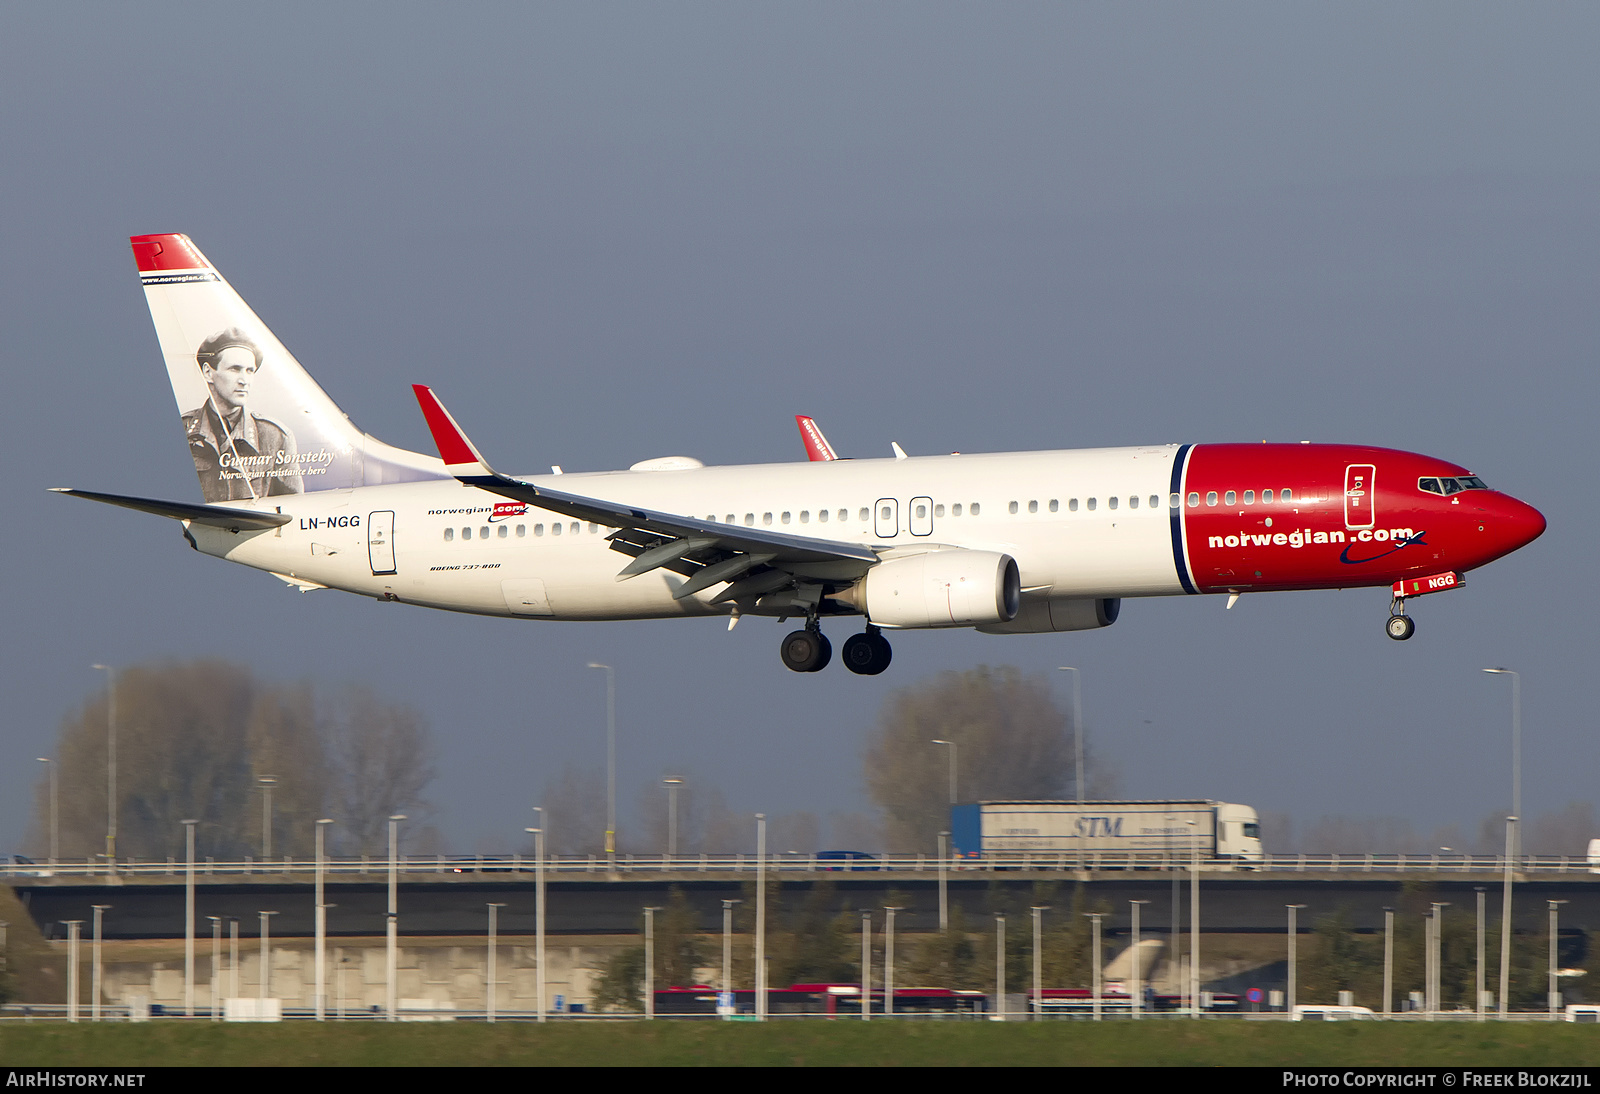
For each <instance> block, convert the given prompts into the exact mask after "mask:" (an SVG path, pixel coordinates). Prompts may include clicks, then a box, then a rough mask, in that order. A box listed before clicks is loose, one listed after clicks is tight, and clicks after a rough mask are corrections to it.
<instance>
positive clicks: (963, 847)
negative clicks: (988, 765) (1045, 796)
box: [950, 800, 1262, 865]
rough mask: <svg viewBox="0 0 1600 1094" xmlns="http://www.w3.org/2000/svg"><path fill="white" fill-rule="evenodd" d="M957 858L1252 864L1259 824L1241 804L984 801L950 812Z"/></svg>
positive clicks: (1257, 853) (1257, 852)
mask: <svg viewBox="0 0 1600 1094" xmlns="http://www.w3.org/2000/svg"><path fill="white" fill-rule="evenodd" d="M950 838H951V844H952V846H953V848H954V854H956V855H957V856H959V857H962V858H982V859H997V858H998V859H1007V858H1017V859H1027V858H1029V857H1035V858H1036V857H1038V856H1043V855H1055V856H1062V855H1064V856H1067V857H1069V858H1074V859H1075V858H1078V857H1080V856H1084V857H1087V856H1094V857H1095V858H1096V859H1098V860H1099V861H1102V862H1104V863H1105V864H1106V865H1123V864H1124V863H1126V864H1128V865H1141V864H1155V863H1156V862H1157V861H1165V862H1177V863H1182V862H1186V861H1188V860H1190V859H1191V858H1195V857H1198V858H1199V859H1200V860H1201V861H1203V862H1215V861H1217V860H1233V861H1236V862H1241V863H1244V862H1259V861H1260V860H1261V858H1262V851H1261V822H1260V820H1259V819H1258V818H1257V817H1256V811H1255V810H1254V809H1252V808H1250V807H1249V806H1248V805H1231V804H1229V803H1228V802H1219V801H1209V800H1196V801H1092V802H1070V801H989V802H974V803H971V804H968V805H957V806H952V807H951V810H950Z"/></svg>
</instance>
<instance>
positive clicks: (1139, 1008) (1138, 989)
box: [1128, 900, 1150, 1021]
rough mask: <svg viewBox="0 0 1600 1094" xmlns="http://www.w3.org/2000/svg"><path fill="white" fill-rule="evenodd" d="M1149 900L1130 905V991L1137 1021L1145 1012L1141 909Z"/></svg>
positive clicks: (1133, 1011)
mask: <svg viewBox="0 0 1600 1094" xmlns="http://www.w3.org/2000/svg"><path fill="white" fill-rule="evenodd" d="M1149 903H1150V902H1149V901H1148V900H1130V901H1128V904H1129V905H1130V906H1131V907H1132V908H1133V984H1132V985H1131V990H1130V991H1129V993H1128V994H1129V996H1130V1000H1129V1001H1130V1003H1131V1004H1132V1014H1133V1017H1134V1020H1135V1021H1137V1020H1138V1019H1139V1017H1140V1016H1141V1015H1142V1014H1143V1012H1144V968H1143V966H1142V962H1141V957H1142V955H1141V954H1140V952H1139V909H1140V906H1141V905H1144V904H1149Z"/></svg>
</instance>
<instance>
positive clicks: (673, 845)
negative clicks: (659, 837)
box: [661, 775, 683, 868]
mask: <svg viewBox="0 0 1600 1094" xmlns="http://www.w3.org/2000/svg"><path fill="white" fill-rule="evenodd" d="M661 785H662V786H664V787H666V788H667V863H668V866H669V868H670V866H671V861H672V860H673V859H675V858H677V857H678V789H679V788H680V787H681V786H683V779H682V778H681V777H680V776H677V775H668V776H667V777H666V778H664V779H662V780H661Z"/></svg>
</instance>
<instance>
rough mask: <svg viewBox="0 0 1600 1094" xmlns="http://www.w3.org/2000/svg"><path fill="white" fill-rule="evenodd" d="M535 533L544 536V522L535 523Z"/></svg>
mask: <svg viewBox="0 0 1600 1094" xmlns="http://www.w3.org/2000/svg"><path fill="white" fill-rule="evenodd" d="M533 534H534V535H536V536H542V535H544V525H542V524H535V525H534V526H533Z"/></svg>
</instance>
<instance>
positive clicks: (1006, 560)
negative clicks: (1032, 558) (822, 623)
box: [852, 548, 1022, 627]
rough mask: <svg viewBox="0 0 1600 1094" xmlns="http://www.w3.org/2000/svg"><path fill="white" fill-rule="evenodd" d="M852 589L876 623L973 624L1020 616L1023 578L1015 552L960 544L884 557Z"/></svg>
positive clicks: (969, 625) (956, 625) (959, 625)
mask: <svg viewBox="0 0 1600 1094" xmlns="http://www.w3.org/2000/svg"><path fill="white" fill-rule="evenodd" d="M852 592H853V593H854V594H855V597H854V598H852V599H855V600H856V606H857V607H859V608H860V609H861V610H862V611H863V612H865V613H866V616H867V618H868V619H869V620H870V621H871V622H872V623H873V624H874V625H875V626H879V627H971V626H976V625H978V624H983V623H1005V622H1007V621H1009V620H1011V619H1014V618H1016V615H1017V607H1018V605H1019V604H1020V603H1021V600H1022V580H1021V578H1020V576H1019V575H1018V573H1017V562H1016V560H1015V559H1014V558H1012V557H1011V556H1010V555H1004V554H1000V553H999V552H996V551H968V550H963V549H959V548H955V549H951V550H946V551H929V552H928V553H927V554H922V555H912V556H910V557H909V558H891V559H888V560H886V561H884V562H880V563H878V564H877V565H876V566H874V567H873V568H872V569H870V570H868V571H867V576H866V577H864V578H862V580H861V583H860V584H859V585H857V586H856V587H855V588H854V589H853V590H852Z"/></svg>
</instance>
